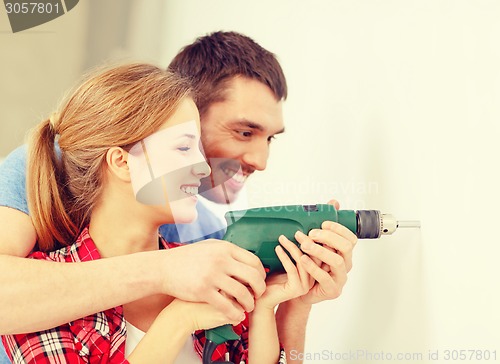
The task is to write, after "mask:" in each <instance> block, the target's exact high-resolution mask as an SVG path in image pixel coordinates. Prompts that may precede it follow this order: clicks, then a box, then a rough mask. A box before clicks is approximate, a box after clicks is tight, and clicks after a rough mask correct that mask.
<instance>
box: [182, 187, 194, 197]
mask: <svg viewBox="0 0 500 364" xmlns="http://www.w3.org/2000/svg"><path fill="white" fill-rule="evenodd" d="M181 191H182V192H184V193H187V194H188V195H197V194H198V187H193V186H181Z"/></svg>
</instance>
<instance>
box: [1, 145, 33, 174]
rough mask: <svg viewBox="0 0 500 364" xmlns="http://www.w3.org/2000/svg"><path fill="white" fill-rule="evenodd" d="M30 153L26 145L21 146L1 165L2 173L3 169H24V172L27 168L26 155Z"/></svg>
mask: <svg viewBox="0 0 500 364" xmlns="http://www.w3.org/2000/svg"><path fill="white" fill-rule="evenodd" d="M27 153H28V148H27V146H26V145H21V146H19V147H17V148H16V149H14V150H13V151H12V152H10V153H9V154H8V155H7V157H5V159H4V160H3V162H2V163H1V164H0V171H2V170H3V169H7V168H8V169H10V168H15V169H22V170H23V171H24V169H25V166H26V154H27Z"/></svg>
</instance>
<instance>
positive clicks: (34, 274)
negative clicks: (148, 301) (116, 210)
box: [0, 252, 160, 334]
mask: <svg viewBox="0 0 500 364" xmlns="http://www.w3.org/2000/svg"><path fill="white" fill-rule="evenodd" d="M158 258H159V257H158V254H154V252H148V253H138V254H132V255H125V256H120V257H114V258H107V259H100V260H96V261H91V262H85V263H55V262H49V261H40V260H33V259H26V258H18V257H12V256H5V255H0V334H15V333H24V332H34V331H40V330H45V329H49V328H52V327H54V326H58V325H61V324H63V323H66V322H70V321H72V320H75V319H77V318H80V317H84V316H87V315H89V314H92V313H96V312H100V311H103V310H106V309H108V308H111V307H115V306H119V305H122V304H125V303H127V302H131V301H134V300H137V299H139V298H142V297H146V296H149V295H152V294H156V293H160V292H159V290H160V288H159V286H160V284H159V283H158V279H157V278H158V277H157V276H158V271H157V270H156V271H155V267H157V266H158V263H159V260H158Z"/></svg>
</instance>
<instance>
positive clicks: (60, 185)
mask: <svg viewBox="0 0 500 364" xmlns="http://www.w3.org/2000/svg"><path fill="white" fill-rule="evenodd" d="M55 136H56V132H55V130H54V125H53V121H51V119H47V120H45V121H43V122H42V123H40V124H39V125H38V126H37V127H36V128H35V129H34V130H33V131H32V133H31V135H30V144H29V148H28V164H27V183H26V191H27V196H28V208H29V211H30V216H31V220H32V222H33V225H34V227H35V231H36V233H37V236H38V247H39V249H40V250H42V251H48V250H51V249H53V248H54V246H55V244H56V243H57V242H65V241H68V240H70V239H72V238H73V237H74V236H75V234H76V233H77V231H76V230H77V229H76V226H75V225H74V223H73V222H72V221H71V218H70V216H69V215H68V214H67V212H66V209H65V201H64V184H65V181H64V180H63V179H64V173H63V171H61V163H60V161H59V156H58V155H57V152H56V150H55V145H54V144H55V143H54V140H55Z"/></svg>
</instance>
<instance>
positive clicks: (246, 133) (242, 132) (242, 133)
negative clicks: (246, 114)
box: [237, 130, 252, 138]
mask: <svg viewBox="0 0 500 364" xmlns="http://www.w3.org/2000/svg"><path fill="white" fill-rule="evenodd" d="M237 133H238V134H239V135H240V136H242V137H243V138H250V137H251V136H252V132H251V131H247V130H240V131H237Z"/></svg>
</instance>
